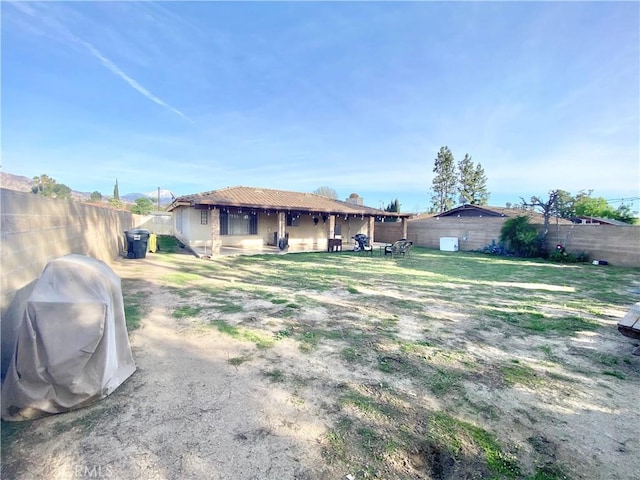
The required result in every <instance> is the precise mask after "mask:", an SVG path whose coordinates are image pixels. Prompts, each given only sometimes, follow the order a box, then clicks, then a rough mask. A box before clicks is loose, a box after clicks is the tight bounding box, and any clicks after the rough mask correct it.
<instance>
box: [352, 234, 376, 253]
mask: <svg viewBox="0 0 640 480" xmlns="http://www.w3.org/2000/svg"><path fill="white" fill-rule="evenodd" d="M351 238H353V240H354V241H355V245H354V246H353V251H354V252H360V253H367V252H369V254H370V255H371V256H373V246H372V245H371V243H370V242H369V237H368V236H366V235H365V234H364V233H358V234H356V235H354V236H353V237H351Z"/></svg>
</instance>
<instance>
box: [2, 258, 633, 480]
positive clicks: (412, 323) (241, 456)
mask: <svg viewBox="0 0 640 480" xmlns="http://www.w3.org/2000/svg"><path fill="white" fill-rule="evenodd" d="M202 262H203V260H198V259H195V258H191V257H187V256H185V257H184V259H181V265H182V266H181V268H182V269H183V270H185V266H188V265H191V264H193V265H197V264H200V263H202ZM172 269H173V266H172V265H170V264H167V263H166V262H163V261H160V260H159V259H158V258H157V257H149V256H148V257H147V258H146V259H145V260H140V261H127V260H121V261H118V262H117V264H116V265H115V267H114V270H115V271H116V273H117V274H118V275H119V276H120V277H121V278H122V279H123V285H124V286H125V287H126V288H128V289H132V290H133V291H135V292H138V293H140V294H141V295H142V296H143V297H144V298H146V299H147V301H148V304H147V305H146V310H145V315H144V317H143V319H142V322H141V327H140V328H139V329H137V330H135V331H133V332H132V334H131V335H130V338H131V345H132V349H133V354H134V358H135V360H136V364H137V367H138V369H137V371H136V373H135V374H134V375H133V376H132V377H131V378H130V379H129V380H127V381H126V382H125V383H124V384H123V385H122V386H121V387H120V388H119V389H118V390H116V391H115V392H114V393H113V394H112V395H111V396H109V397H107V398H106V399H104V400H103V401H101V402H100V403H98V404H96V405H94V406H91V407H89V408H85V409H81V410H78V411H74V412H70V413H67V414H63V415H57V416H53V417H48V418H44V419H40V420H37V421H34V422H31V423H28V422H24V423H23V424H21V425H17V426H13V425H12V428H14V429H15V432H14V433H13V437H12V438H11V439H10V440H11V442H10V445H3V458H2V478H6V479H45V478H46V479H64V480H67V479H76V478H78V479H79V478H114V479H225V480H226V479H256V480H257V479H344V478H348V479H355V478H371V477H374V476H378V477H380V478H425V479H428V478H433V479H456V478H503V477H501V476H500V475H497V474H495V473H493V474H491V473H487V472H486V470H482V469H479V470H477V471H474V470H473V465H474V463H473V461H472V460H468V461H466V462H465V461H462V460H461V459H460V458H456V459H454V458H451V457H447V456H444V455H442V454H438V452H435V451H433V450H430V447H429V446H428V444H426V443H425V444H424V446H423V447H418V448H416V449H414V451H407V452H404V453H403V452H398V451H397V450H396V451H394V452H391V453H385V452H382V453H380V456H382V457H384V458H385V459H386V465H387V467H386V468H387V469H386V470H385V469H382V470H380V469H378V470H377V473H375V474H374V473H371V471H370V470H367V468H366V466H363V465H362V463H357V462H356V463H352V464H350V462H349V458H350V457H349V456H348V455H347V454H344V455H341V454H340V452H343V453H344V447H345V446H344V445H340V444H339V442H338V443H336V441H335V440H336V437H335V432H337V431H340V430H339V428H337V427H336V425H339V424H340V422H341V421H343V420H344V419H345V418H346V417H347V416H352V417H358V416H360V417H359V418H361V419H362V420H363V421H365V420H367V421H371V419H372V418H374V417H375V415H374V414H372V415H371V416H370V417H367V415H366V411H365V410H366V409H364V408H360V410H358V409H357V408H355V406H357V402H356V401H351V402H349V401H345V400H344V399H345V398H350V399H352V400H353V399H354V398H364V395H365V394H366V395H367V398H378V399H380V400H381V402H382V401H383V400H384V399H385V398H388V397H389V395H390V394H389V392H390V391H391V389H393V392H396V393H397V394H395V396H394V397H393V402H391V400H389V403H393V404H394V405H395V407H396V408H398V409H403V412H405V413H404V416H403V419H405V420H406V419H407V418H410V419H412V422H413V425H412V428H413V429H414V430H419V426H420V425H421V424H422V422H426V419H425V418H423V415H424V412H429V411H436V410H439V409H447V408H448V404H449V403H455V404H456V405H458V414H459V415H461V416H465V415H466V419H467V420H468V421H470V422H472V423H473V422H474V421H475V420H477V419H482V421H483V424H484V427H485V428H488V429H490V430H491V431H492V432H493V433H495V435H496V436H497V437H498V438H499V439H500V440H501V441H502V442H503V444H505V445H508V447H506V448H508V449H509V450H510V451H513V452H514V453H515V454H517V456H518V457H519V458H523V459H525V460H523V462H524V463H523V468H524V469H528V471H529V472H534V471H535V466H536V465H545V464H547V465H553V464H555V463H558V464H562V465H563V475H564V476H565V478H576V479H612V480H614V479H618V480H633V479H639V478H640V409H639V408H638V392H639V391H640V389H639V387H640V376H639V375H638V362H637V361H636V359H637V357H631V356H629V358H630V360H629V361H628V362H627V363H626V364H625V368H627V372H628V374H627V375H626V377H625V379H624V380H622V379H619V378H615V377H611V376H600V377H594V376H593V375H590V374H589V370H588V367H589V365H588V360H587V359H588V358H592V357H591V356H585V354H584V352H585V351H587V352H588V351H590V352H592V353H594V354H595V353H597V354H599V355H614V354H615V355H621V354H620V352H621V349H623V350H624V355H629V354H630V352H631V350H632V349H633V348H632V346H631V345H630V343H629V339H625V338H624V337H622V336H620V335H619V334H618V333H617V331H616V330H615V322H616V321H617V319H618V318H620V317H621V316H622V315H624V313H625V312H624V311H611V312H606V313H607V315H606V318H608V319H609V320H608V322H609V325H610V326H611V328H610V329H609V331H608V332H609V333H605V334H603V335H600V336H599V340H598V342H597V343H596V342H595V341H594V337H593V336H592V335H591V334H589V333H588V332H587V333H585V334H583V335H578V336H576V337H572V338H570V339H567V338H559V339H551V340H550V339H546V340H545V341H544V345H546V346H547V350H546V352H547V357H546V358H547V360H548V359H549V358H550V357H551V356H553V357H554V358H555V359H556V360H558V362H552V361H549V362H546V363H545V357H544V356H543V354H542V352H544V350H545V349H544V348H543V349H542V351H541V350H540V349H539V348H538V347H540V346H539V345H538V346H537V345H532V344H531V342H535V341H536V340H532V337H529V338H523V337H518V336H510V335H505V333H504V332H503V331H500V330H499V329H495V328H490V325H489V326H488V327H487V328H482V329H479V328H477V327H478V325H469V324H465V323H463V322H455V320H456V319H459V318H460V317H461V316H463V315H464V312H460V311H458V310H457V309H456V306H455V304H454V303H449V304H446V305H444V306H441V307H437V306H436V305H433V306H432V307H426V310H427V313H429V308H431V309H432V310H433V312H431V313H433V317H434V321H433V322H434V323H433V325H432V328H431V331H432V332H433V333H432V335H431V336H429V335H428V334H427V335H426V336H425V329H424V325H423V324H422V323H420V322H421V321H420V320H419V319H418V318H416V317H414V316H412V315H411V314H406V315H399V316H398V317H397V319H396V320H397V321H396V327H397V332H399V333H398V336H399V338H401V339H402V340H403V341H406V342H416V341H428V340H431V341H436V340H437V342H438V343H439V345H440V346H442V349H440V350H438V351H434V352H433V353H432V354H430V355H432V358H431V361H433V362H435V363H438V362H441V364H442V365H447V366H452V365H453V366H454V367H456V368H458V367H460V368H465V366H471V365H472V366H473V371H474V372H475V373H474V374H473V375H471V376H468V375H467V376H464V377H463V378H462V380H460V385H459V387H458V390H455V389H454V390H453V391H449V390H447V394H446V395H443V396H438V395H434V394H427V393H425V391H423V390H421V389H419V388H417V387H416V385H415V383H413V382H412V379H411V378H410V375H405V374H404V370H403V369H402V367H403V366H402V365H397V369H396V370H397V372H398V374H397V375H395V376H394V375H391V377H392V378H390V375H389V371H391V372H393V371H394V370H393V369H394V368H395V367H396V366H395V365H394V362H397V363H402V362H403V360H402V359H401V357H400V356H398V355H396V353H395V351H394V350H393V348H392V346H391V344H389V346H388V349H389V351H388V354H387V355H382V356H381V355H380V354H379V355H378V357H377V358H378V362H380V361H382V362H383V363H384V364H385V365H387V364H389V369H388V370H387V371H386V372H385V371H381V370H380V369H372V368H371V366H370V365H368V362H367V361H350V362H345V361H344V360H343V358H344V355H345V351H346V352H351V350H348V346H346V345H345V344H344V342H340V341H335V342H331V341H327V342H322V343H320V344H318V345H315V346H314V348H313V349H304V348H301V344H300V341H299V339H296V338H290V337H288V336H286V335H284V336H283V338H280V339H279V340H278V341H277V342H275V343H273V345H271V346H269V348H259V345H258V346H257V344H256V342H250V341H246V340H243V339H240V338H232V337H231V336H229V335H225V334H224V333H223V332H220V331H219V330H217V329H215V328H210V327H208V326H207V325H208V324H209V322H211V321H212V320H213V319H214V318H220V315H219V312H217V313H216V312H212V311H211V310H202V311H201V312H200V313H198V314H197V315H194V316H184V317H182V318H177V317H176V315H174V314H172V312H174V311H175V309H176V308H177V307H178V306H180V305H182V306H198V305H200V304H205V303H206V301H207V300H206V299H204V298H200V297H198V295H197V294H193V295H191V296H190V297H188V298H183V297H181V296H180V295H179V294H178V293H177V291H176V290H175V289H172V288H168V287H169V286H170V285H169V284H168V283H167V280H166V278H167V275H168V274H171V272H172V271H173V270H172ZM211 281H212V282H215V281H216V280H215V279H212V280H211ZM345 288H346V287H345V286H344V285H339V284H336V286H335V288H334V289H332V290H330V291H327V292H317V291H314V292H308V295H309V296H312V297H313V298H314V299H315V300H317V302H318V305H317V307H316V308H304V309H302V310H301V311H300V312H299V316H298V318H297V322H299V324H300V325H310V326H313V325H317V324H327V323H332V322H333V323H336V322H342V323H348V324H350V325H358V322H361V321H362V320H363V319H366V318H367V316H369V315H372V314H373V313H375V310H376V309H382V308H383V305H382V304H379V305H375V304H368V305H361V306H360V310H358V309H357V308H354V306H353V305H352V304H349V302H350V300H349V293H348V292H347V291H346V290H345ZM370 288H371V290H370V291H368V292H364V293H366V294H367V295H368V296H369V297H368V298H372V297H373V296H375V295H376V294H380V295H384V296H386V297H388V296H389V295H390V294H391V295H395V296H396V297H398V298H400V299H402V298H408V297H410V294H408V293H407V292H400V291H398V292H391V293H390V292H389V291H388V290H385V291H383V286H375V285H373V286H371V287H370ZM300 290H301V291H304V285H300ZM327 305H330V306H335V307H336V309H335V310H331V309H330V308H329V307H327ZM341 306H343V307H344V308H341ZM282 308H283V307H282V306H281V305H277V304H274V303H272V302H268V301H266V300H261V299H259V298H258V299H256V298H252V297H251V296H250V295H247V296H246V298H244V309H243V310H242V312H236V313H233V312H232V313H227V314H226V315H225V316H224V318H225V321H226V322H227V323H228V324H231V325H245V326H248V327H259V328H262V329H265V330H267V331H271V332H282V331H284V330H283V329H284V328H287V325H290V322H289V320H290V319H289V318H287V317H285V316H283V315H280V314H279V312H281V311H282ZM436 309H437V310H438V311H437V315H436V312H435V310H436ZM372 312H373V313H372ZM287 322H289V323H287ZM354 328H356V327H354ZM473 336H476V337H477V339H478V341H477V342H473V341H466V342H463V341H462V340H461V339H463V338H465V337H466V338H467V340H469V338H470V337H473ZM463 344H464V345H463ZM345 348H346V349H347V350H345ZM376 348H377V351H378V352H384V348H386V347H385V346H384V345H378V346H377V347H376ZM448 350H449V351H452V352H459V353H460V352H462V353H460V355H459V356H458V357H451V356H447V353H446V352H447V351H448ZM533 351H537V352H539V354H540V356H539V358H533V359H532V355H533V354H532V353H531V352H533ZM522 352H527V353H526V354H523V353H522ZM352 353H353V355H354V356H357V355H365V356H366V353H359V352H358V351H357V350H354V351H352ZM625 358H626V357H625ZM380 359H382V360H380ZM514 359H520V361H521V362H527V364H531V365H535V366H536V367H535V368H536V369H538V370H536V372H537V373H536V375H538V377H539V379H541V380H542V381H532V382H531V383H530V384H527V382H522V383H519V384H517V385H515V386H512V387H511V388H505V380H504V377H501V376H499V375H496V374H494V373H493V372H494V370H493V369H492V368H491V366H492V365H494V364H495V363H496V362H497V361H504V362H507V363H508V362H514ZM529 360H531V361H530V362H529ZM560 361H562V362H564V363H571V364H573V365H574V366H575V369H574V371H573V375H572V378H568V377H567V376H566V374H565V373H562V372H561V371H556V370H555V368H556V367H555V365H558V364H559V363H560ZM515 362H516V363H515V365H517V364H518V363H517V362H518V360H515ZM443 368H444V367H443ZM383 370H384V369H383ZM580 372H582V373H580ZM347 391H348V392H350V393H349V395H350V396H345V392H347ZM358 392H359V394H361V397H358V396H357V394H358ZM460 392H464V395H463V394H462V393H460ZM340 398H342V399H343V400H342V401H339V399H340ZM389 398H390V397H389ZM465 405H467V406H466V407H465ZM361 407H362V406H361ZM363 412H364V413H363ZM407 412H408V413H407ZM374 413H375V412H374ZM375 418H377V425H378V432H380V431H382V432H384V431H385V428H387V429H388V431H392V429H393V428H395V427H394V426H393V425H387V426H386V427H385V425H384V422H385V421H388V420H386V419H384V418H380V417H375ZM4 426H5V428H6V425H4ZM362 431H363V432H365V433H366V430H362ZM332 435H333V436H332ZM382 436H384V435H382ZM372 438H373V437H372ZM374 440H375V439H374ZM374 440H371V441H372V442H373V441H374ZM341 449H342V450H341ZM347 449H348V446H347ZM461 451H462V454H461V457H465V456H468V457H469V458H471V459H472V457H473V452H472V451H465V449H464V446H463V447H462V450H461ZM385 455H386V456H385ZM376 458H377V457H376ZM507 477H508V476H507ZM507 477H504V478H507ZM511 478H514V477H513V476H512V477H511ZM515 478H531V479H534V476H533V473H529V474H527V473H526V472H525V473H522V472H521V473H519V474H517V475H516V477H515ZM546 478H561V477H559V476H555V477H552V476H548V477H543V476H538V477H535V480H545V479H546Z"/></svg>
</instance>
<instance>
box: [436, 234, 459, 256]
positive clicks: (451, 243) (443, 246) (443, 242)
mask: <svg viewBox="0 0 640 480" xmlns="http://www.w3.org/2000/svg"><path fill="white" fill-rule="evenodd" d="M440 250H442V251H444V252H457V251H458V237H440Z"/></svg>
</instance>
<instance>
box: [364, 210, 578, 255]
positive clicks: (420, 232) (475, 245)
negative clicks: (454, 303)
mask: <svg viewBox="0 0 640 480" xmlns="http://www.w3.org/2000/svg"><path fill="white" fill-rule="evenodd" d="M519 215H524V216H527V217H529V221H530V223H532V224H534V225H536V226H537V227H538V228H539V230H542V228H543V227H542V225H543V224H544V215H542V214H540V213H537V212H534V211H531V210H523V209H517V208H506V207H490V206H486V205H468V204H467V205H461V206H459V207H456V208H452V209H451V210H448V211H446V212H443V213H440V214H438V215H430V214H422V215H418V216H416V217H412V218H411V219H409V221H408V226H407V237H406V238H408V239H409V240H411V241H413V243H414V245H417V246H421V247H427V248H435V249H437V248H440V244H441V239H443V238H448V239H450V238H457V239H458V242H459V249H460V250H466V251H481V250H483V249H484V247H485V246H486V245H489V244H491V243H492V242H497V241H498V240H499V238H500V231H501V229H502V225H503V223H504V222H505V221H506V220H507V219H509V218H514V217H517V216H519ZM562 225H568V226H571V225H573V224H572V223H571V222H570V221H569V220H566V219H563V218H556V217H552V218H550V219H549V229H550V230H552V229H553V230H554V231H555V230H556V229H557V226H562ZM392 228H393V227H391V226H387V224H383V226H381V227H380V228H379V229H378V230H379V235H378V237H377V238H376V240H378V239H379V240H381V241H390V240H391V238H393V237H397V236H398V234H399V232H396V231H392V232H389V234H388V235H385V230H391V229H392Z"/></svg>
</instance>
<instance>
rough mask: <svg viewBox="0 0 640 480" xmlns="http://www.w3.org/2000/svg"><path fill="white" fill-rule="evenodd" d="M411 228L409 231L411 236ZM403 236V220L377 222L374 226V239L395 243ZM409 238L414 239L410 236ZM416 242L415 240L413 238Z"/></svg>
mask: <svg viewBox="0 0 640 480" xmlns="http://www.w3.org/2000/svg"><path fill="white" fill-rule="evenodd" d="M409 225H411V224H409ZM410 233H411V230H410V229H409V231H408V232H407V235H408V236H409V235H410ZM401 238H402V222H376V223H375V224H374V227H373V241H374V242H380V243H393V242H395V241H397V240H400V239H401ZM407 240H413V239H412V238H411V237H410V236H409V238H407ZM413 241H414V243H415V240H413Z"/></svg>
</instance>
